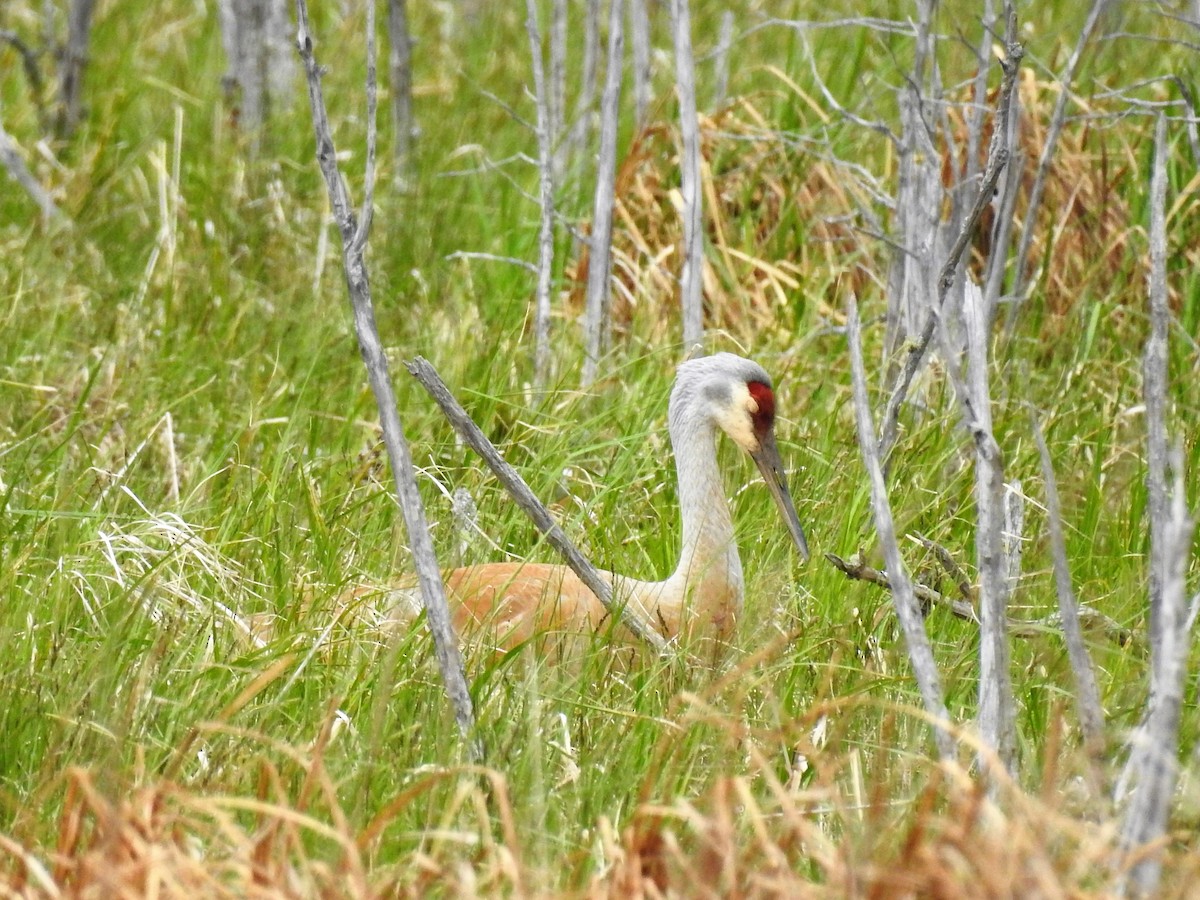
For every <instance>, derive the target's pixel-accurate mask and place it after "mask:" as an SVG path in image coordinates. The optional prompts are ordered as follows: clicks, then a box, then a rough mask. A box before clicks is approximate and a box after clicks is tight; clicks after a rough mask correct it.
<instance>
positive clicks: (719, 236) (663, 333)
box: [566, 100, 871, 342]
mask: <svg viewBox="0 0 1200 900" xmlns="http://www.w3.org/2000/svg"><path fill="white" fill-rule="evenodd" d="M700 125H701V127H700V154H701V181H702V185H703V190H704V221H705V228H706V240H707V243H708V247H709V250H708V252H707V253H706V255H705V259H704V274H703V289H704V309H705V320H706V323H707V325H708V327H711V328H720V329H725V330H728V331H730V332H732V333H734V334H737V335H747V334H753V333H754V332H755V331H757V330H762V329H768V328H769V329H772V330H778V329H779V327H780V323H781V322H787V321H788V320H789V319H790V318H791V313H790V312H788V310H789V308H790V307H791V305H792V304H793V301H794V297H795V296H796V295H797V294H799V293H801V292H803V293H805V294H807V295H814V294H815V295H816V297H817V298H823V297H824V294H825V292H826V290H827V289H828V286H829V285H831V284H833V283H835V282H836V281H837V280H838V279H839V278H844V279H845V283H847V284H850V285H852V286H854V287H855V288H856V289H861V286H862V284H863V283H865V281H866V279H867V277H868V275H867V269H866V268H865V267H864V259H866V257H867V255H868V251H869V248H870V244H871V241H870V240H869V239H868V238H867V237H866V236H864V235H863V234H861V233H859V232H856V231H855V230H854V229H853V228H851V227H850V225H849V224H848V222H849V220H850V219H851V218H852V217H853V215H854V212H855V210H856V209H857V203H858V202H860V200H861V198H856V197H855V196H853V193H852V192H853V191H854V185H853V184H852V182H850V181H849V180H848V179H846V178H844V177H840V176H839V174H838V173H837V172H836V171H835V169H834V168H833V167H832V166H831V165H830V164H828V163H826V162H824V161H822V160H820V159H816V158H805V157H803V156H802V155H801V154H800V153H799V152H797V151H795V150H792V149H789V148H788V147H787V146H786V145H785V144H783V143H782V142H780V141H778V140H775V139H772V138H770V137H769V131H768V129H769V126H768V123H767V121H766V119H765V118H764V117H763V115H762V114H761V113H760V112H759V111H758V110H757V109H756V108H755V107H754V106H753V104H752V103H751V102H750V101H748V100H741V101H738V102H737V103H735V104H734V105H732V106H730V107H728V108H726V109H725V110H723V111H721V112H719V113H717V114H715V115H714V116H713V117H711V118H710V117H703V116H702V117H701V123H700ZM678 159H679V135H678V132H677V130H676V129H674V128H672V127H668V126H666V125H662V124H657V125H653V126H651V127H648V128H646V129H645V130H644V131H642V132H641V133H640V134H639V135H638V136H637V138H635V140H634V142H633V145H632V146H631V147H630V150H629V153H628V154H627V155H626V157H625V159H624V161H623V162H622V164H621V166H620V168H619V169H618V171H617V178H616V188H615V196H616V208H615V210H614V216H613V221H614V225H613V276H614V291H613V304H612V310H613V325H614V329H615V331H616V332H617V333H618V334H622V333H636V334H638V335H639V336H642V337H643V338H644V339H646V340H649V341H652V342H653V341H660V340H662V339H664V338H667V337H669V336H670V335H672V334H674V331H675V326H674V323H675V322H676V320H677V319H678V311H677V310H678V305H679V304H678V296H679V289H678V283H677V280H676V279H677V277H678V270H679V266H680V263H679V252H680V245H681V242H682V230H681V224H680V216H679V206H680V204H681V202H682V201H681V198H680V194H679V188H678V186H677V181H678V176H677V172H678ZM797 218H799V219H802V220H803V221H804V222H805V223H806V226H805V231H806V238H807V239H806V240H804V241H797V240H795V239H793V237H792V234H794V233H795V230H796V224H795V223H796V220H797ZM789 230H790V231H789ZM587 268H588V253H587V249H586V247H585V248H584V249H583V250H582V251H581V253H580V256H579V258H578V259H577V260H576V261H575V263H574V265H573V266H570V267H568V269H567V272H566V276H567V279H568V282H569V285H568V287H569V292H570V305H571V307H572V308H573V309H575V310H577V311H578V310H581V309H582V307H583V302H584V291H585V289H586V284H587ZM635 323H636V324H635Z"/></svg>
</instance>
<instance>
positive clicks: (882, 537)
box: [846, 294, 954, 759]
mask: <svg viewBox="0 0 1200 900" xmlns="http://www.w3.org/2000/svg"><path fill="white" fill-rule="evenodd" d="M846 305H847V310H846V337H847V340H848V341H849V343H850V372H851V378H852V380H853V383H854V412H855V422H856V424H857V425H858V447H859V450H860V451H861V452H862V457H863V465H864V466H865V467H866V470H867V477H868V479H869V480H870V483H871V509H872V511H873V512H874V514H875V531H876V533H877V534H878V535H879V543H880V544H881V545H882V546H883V555H884V559H885V560H886V562H887V570H888V575H889V579H888V581H889V586H890V587H891V591H892V601H893V603H894V604H895V607H896V616H897V618H899V619H900V626H901V628H903V630H904V641H905V643H906V644H907V646H908V658H909V660H910V661H911V662H912V667H913V674H914V675H915V676H916V679H917V685H918V686H919V687H920V690H921V698H922V699H923V700H924V701H925V709H926V711H927V712H928V713H929V714H930V716H932V718H933V720H934V722H935V723H938V724H936V725H935V726H934V738H935V740H936V741H937V747H938V753H939V755H940V756H941V757H942V758H943V759H953V758H954V741H953V740H952V739H951V737H950V733H949V731H947V730H946V724H945V723H948V722H949V719H950V717H949V713H947V712H946V703H945V700H944V699H943V697H942V686H941V681H940V679H939V678H938V671H937V663H936V662H935V661H934V658H933V649H932V648H931V647H930V645H929V636H928V635H927V634H926V633H925V620H924V619H923V618H922V617H921V610H920V609H919V608H918V606H917V600H916V597H915V596H914V593H913V585H912V581H911V579H910V578H909V577H908V572H907V571H906V570H905V568H904V563H903V561H902V560H901V558H900V546H899V544H898V542H897V541H896V525H895V522H894V521H893V519H892V507H891V504H890V502H889V501H888V495H887V485H886V484H885V483H884V479H883V468H882V467H881V466H880V464H879V457H878V455H877V454H876V449H875V428H874V426H873V425H872V423H871V407H870V401H869V400H868V399H867V376H866V370H865V368H864V366H863V358H862V340H861V338H860V337H859V331H860V327H859V322H858V301H857V300H856V299H855V297H854V295H853V294H851V295H850V298H849V300H848V301H847V304H846Z"/></svg>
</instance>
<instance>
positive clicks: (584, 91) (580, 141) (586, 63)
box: [560, 0, 613, 169]
mask: <svg viewBox="0 0 1200 900" xmlns="http://www.w3.org/2000/svg"><path fill="white" fill-rule="evenodd" d="M609 2H610V3H611V2H613V0H609ZM584 8H585V10H586V12H585V15H584V20H583V69H582V74H581V75H580V81H579V93H578V94H577V95H576V97H575V122H574V124H573V125H572V127H571V133H570V135H568V137H567V140H565V141H564V142H563V144H562V147H561V150H562V156H563V161H562V162H561V163H560V169H561V168H562V167H563V166H565V164H566V159H568V158H570V157H572V156H574V155H575V154H576V153H578V152H582V150H583V148H584V147H586V146H587V145H588V135H590V134H591V131H592V107H593V106H594V105H595V102H596V80H597V78H598V77H599V69H600V65H599V62H600V0H584Z"/></svg>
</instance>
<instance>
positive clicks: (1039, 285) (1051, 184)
mask: <svg viewBox="0 0 1200 900" xmlns="http://www.w3.org/2000/svg"><path fill="white" fill-rule="evenodd" d="M998 90H999V89H998V88H994V89H993V90H992V92H991V93H990V94H989V95H988V104H989V108H994V104H995V102H996V99H997V97H996V95H997V92H998ZM1059 90H1061V87H1060V85H1059V84H1058V83H1057V82H1055V81H1049V80H1039V79H1038V78H1037V77H1036V76H1035V74H1034V72H1033V70H1032V69H1029V68H1025V69H1022V70H1021V77H1020V80H1019V81H1018V86H1017V91H1018V95H1019V109H1020V122H1019V127H1018V134H1017V137H1018V143H1017V147H1016V148H1015V150H1014V152H1013V155H1012V160H1011V164H1020V165H1021V166H1022V169H1021V180H1020V183H1019V188H1018V195H1017V201H1016V205H1015V208H1014V219H1015V222H1014V239H1013V246H1014V247H1015V246H1016V243H1017V242H1018V241H1019V240H1020V234H1021V228H1022V226H1023V223H1024V222H1025V221H1026V218H1027V216H1028V209H1029V197H1030V194H1031V192H1032V189H1033V184H1034V180H1035V176H1036V172H1037V166H1038V160H1039V157H1040V156H1041V153H1042V148H1043V147H1044V146H1045V143H1046V139H1047V133H1048V131H1049V127H1050V117H1051V114H1052V112H1053V108H1054V103H1055V101H1056V99H1057V93H1058V91H1059ZM958 99H959V100H960V101H961V102H963V103H966V102H967V101H968V100H969V89H964V90H963V93H962V95H961V96H960V97H959V98H958ZM1069 114H1070V115H1077V116H1078V117H1079V118H1078V119H1077V120H1076V121H1075V122H1068V123H1067V125H1066V127H1064V128H1063V130H1062V132H1061V134H1060V135H1059V138H1058V143H1057V145H1056V150H1055V153H1054V156H1053V158H1052V159H1051V161H1050V164H1049V167H1048V168H1047V171H1046V180H1045V186H1044V189H1043V194H1042V201H1041V208H1040V209H1039V211H1038V214H1037V217H1036V221H1035V223H1034V225H1035V228H1036V233H1035V234H1034V236H1033V239H1032V240H1031V242H1030V259H1029V263H1028V266H1029V272H1030V273H1031V275H1032V281H1033V283H1034V284H1035V285H1036V287H1035V288H1034V296H1036V297H1037V298H1038V299H1039V300H1040V301H1041V305H1042V306H1043V307H1044V309H1045V310H1046V312H1048V313H1050V314H1051V315H1052V316H1063V315H1065V314H1067V313H1068V312H1070V311H1071V309H1072V308H1073V307H1074V306H1075V304H1076V303H1077V302H1078V301H1079V299H1080V298H1081V297H1083V296H1087V295H1088V294H1091V295H1092V296H1095V297H1107V296H1111V295H1112V294H1113V293H1114V292H1115V291H1117V290H1118V289H1119V288H1121V287H1122V286H1124V285H1125V284H1128V283H1134V284H1139V285H1140V284H1142V283H1143V282H1144V280H1145V275H1146V272H1145V266H1144V259H1143V257H1142V256H1141V255H1139V254H1133V253H1130V249H1129V246H1128V245H1129V240H1130V237H1131V235H1134V234H1136V233H1137V231H1138V229H1139V223H1138V222H1137V221H1136V220H1135V219H1134V217H1133V212H1132V210H1131V209H1130V205H1129V201H1128V199H1127V198H1128V197H1129V196H1131V195H1132V194H1133V193H1135V191H1134V190H1133V189H1134V187H1135V186H1136V185H1137V184H1140V183H1141V180H1142V178H1143V175H1142V174H1139V166H1138V154H1139V153H1140V152H1142V148H1141V147H1140V146H1138V143H1137V141H1139V140H1141V139H1142V138H1143V137H1144V134H1143V132H1142V131H1141V130H1137V129H1119V130H1118V129H1111V128H1107V127H1106V125H1108V124H1111V123H1112V122H1113V121H1116V120H1117V116H1118V114H1119V111H1117V110H1105V109H1103V108H1101V107H1100V106H1099V105H1093V104H1091V103H1089V102H1087V101H1085V100H1082V99H1078V98H1077V100H1076V105H1075V106H1074V107H1073V108H1069ZM951 116H952V121H953V126H952V128H953V137H954V143H955V147H954V148H953V150H952V151H950V152H947V153H946V155H945V157H944V160H943V181H944V182H945V183H946V185H947V186H948V187H949V186H950V185H951V184H955V183H958V182H959V180H960V179H961V177H962V169H963V168H964V167H965V159H964V158H963V157H964V156H965V152H966V148H967V125H966V122H965V121H964V118H963V111H962V108H959V107H953V108H952V112H951ZM992 125H993V121H992V120H991V119H990V118H989V119H985V121H984V123H983V139H982V141H980V144H981V146H980V160H979V165H980V166H982V165H983V162H984V159H985V157H986V154H987V146H988V141H990V140H991V135H992ZM956 171H957V174H956ZM994 217H995V209H994V207H993V208H989V209H988V210H986V211H985V213H984V217H983V221H982V222H981V225H980V229H979V234H978V236H977V239H976V242H975V251H976V252H975V256H974V259H973V261H972V265H973V268H974V269H975V270H976V274H977V277H978V276H979V273H980V272H981V271H982V268H983V262H984V260H985V259H986V257H987V255H988V254H989V253H990V252H991V246H990V236H991V230H992V223H993V221H994ZM1139 296H1140V295H1139ZM1131 302H1132V301H1131Z"/></svg>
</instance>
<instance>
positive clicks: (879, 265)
mask: <svg viewBox="0 0 1200 900" xmlns="http://www.w3.org/2000/svg"><path fill="white" fill-rule="evenodd" d="M1059 89H1060V88H1059V85H1058V84H1057V83H1056V82H1054V81H1049V80H1039V79H1038V78H1037V77H1036V76H1035V74H1034V72H1033V71H1032V70H1031V69H1028V68H1026V69H1024V70H1022V73H1021V79H1020V82H1019V87H1018V90H1019V94H1020V109H1021V122H1020V128H1019V143H1018V147H1017V153H1016V154H1014V159H1017V158H1018V157H1019V160H1020V162H1021V163H1022V165H1023V169H1022V177H1021V180H1020V184H1019V194H1018V197H1017V202H1016V206H1015V210H1014V216H1015V219H1016V222H1015V228H1014V246H1015V242H1016V241H1017V240H1019V238H1020V229H1021V226H1022V223H1024V221H1025V219H1026V215H1027V210H1028V202H1029V195H1030V193H1031V189H1032V186H1033V182H1034V176H1035V172H1036V169H1037V163H1038V158H1039V156H1040V154H1041V149H1042V147H1043V146H1044V145H1045V141H1046V137H1047V131H1048V128H1049V119H1050V116H1051V113H1052V110H1053V106H1054V100H1055V95H1056V92H1057V91H1058V90H1059ZM995 90H998V88H997V89H994V91H993V94H992V95H991V96H989V98H988V102H989V104H992V103H994V102H995V99H996V98H995ZM967 92H969V88H965V89H964V94H963V96H962V97H960V98H959V100H960V101H962V102H963V103H965V102H966V101H967V100H968V99H969V97H968V95H967ZM1071 112H1072V113H1073V114H1076V115H1077V116H1078V118H1077V119H1076V120H1075V121H1071V122H1068V123H1067V126H1066V127H1065V128H1064V129H1063V131H1062V133H1061V135H1060V137H1059V139H1058V144H1057V149H1056V152H1055V154H1054V157H1053V159H1052V161H1051V163H1050V166H1049V169H1048V171H1047V176H1046V182H1045V187H1044V191H1043V197H1042V202H1041V207H1040V210H1039V212H1038V214H1037V216H1036V218H1035V222H1034V227H1035V228H1036V229H1037V233H1036V234H1035V235H1034V237H1033V239H1032V241H1031V245H1030V260H1029V271H1030V272H1031V273H1032V276H1033V282H1034V289H1033V290H1034V296H1035V297H1036V298H1037V299H1038V301H1039V303H1040V305H1041V306H1042V307H1043V308H1044V309H1045V310H1046V312H1048V313H1049V314H1050V315H1051V317H1052V318H1057V317H1061V316H1064V315H1066V314H1067V313H1069V312H1070V310H1071V309H1072V308H1073V307H1074V305H1075V304H1076V303H1077V302H1078V301H1079V299H1080V298H1081V297H1084V296H1092V297H1107V296H1112V295H1114V294H1115V293H1119V292H1120V291H1121V289H1122V288H1123V287H1124V286H1125V285H1127V284H1130V283H1133V284H1139V285H1140V284H1141V283H1142V282H1143V281H1144V275H1145V273H1144V271H1143V268H1144V262H1143V259H1142V256H1143V254H1140V253H1136V252H1131V250H1130V247H1129V241H1130V238H1131V236H1135V235H1136V234H1137V233H1139V231H1140V225H1139V223H1138V222H1137V221H1136V220H1135V214H1134V212H1133V210H1131V208H1130V204H1129V200H1128V199H1127V198H1128V197H1129V196H1131V195H1132V194H1133V193H1135V191H1134V190H1133V188H1134V187H1135V185H1136V184H1137V183H1140V182H1139V181H1138V179H1139V178H1140V177H1141V176H1140V175H1139V167H1138V154H1139V153H1140V152H1141V148H1140V146H1139V145H1138V142H1139V141H1140V140H1141V135H1142V132H1141V131H1140V130H1135V129H1113V128H1107V127H1106V125H1107V124H1109V123H1111V122H1113V121H1116V118H1117V115H1118V111H1116V110H1106V109H1103V108H1101V107H1100V106H1099V105H1093V104H1089V103H1088V102H1087V101H1084V100H1077V101H1076V106H1075V107H1074V108H1072V109H1071ZM1106 113H1107V114H1108V115H1107V116H1106V115H1105V114H1106ZM949 121H950V122H952V125H951V130H952V133H953V139H954V143H955V146H954V147H953V148H948V149H947V150H946V151H945V157H944V166H943V175H944V180H945V182H946V184H947V187H949V186H951V185H952V184H956V183H958V182H959V181H960V180H961V170H962V169H963V168H964V166H965V159H964V156H965V153H966V148H967V126H966V124H965V122H964V120H963V115H962V109H961V108H958V107H952V108H951V110H950V115H949ZM991 125H992V122H991V119H990V118H989V119H986V120H985V122H984V134H983V140H982V141H981V142H980V144H981V146H980V153H981V159H980V164H981V165H982V162H983V159H982V156H985V155H986V151H987V146H988V140H989V138H990V135H991ZM785 137H786V136H783V135H780V134H778V133H777V132H775V131H773V129H772V127H771V125H770V123H769V121H768V120H767V118H766V116H765V115H764V114H763V113H762V112H760V111H759V110H758V109H757V108H756V107H755V106H754V105H753V103H752V102H751V101H750V100H749V99H746V98H742V99H740V100H738V101H736V102H735V103H734V104H732V105H731V106H729V107H727V108H726V109H724V110H722V111H720V112H718V113H715V114H714V115H712V116H711V117H706V116H703V115H702V116H701V121H700V139H701V181H702V185H703V191H704V221H705V229H706V241H707V246H708V250H707V251H706V254H705V259H704V275H703V289H704V307H705V321H706V323H707V325H708V326H709V327H711V328H718V329H725V330H728V331H731V332H733V333H734V334H738V335H741V334H754V333H761V332H765V331H777V330H779V329H780V327H781V326H784V327H786V324H787V323H788V322H789V321H791V319H792V317H793V315H794V312H793V309H794V307H795V305H796V302H797V301H796V297H797V296H804V297H806V298H807V299H809V300H810V301H815V302H819V303H824V302H826V301H828V302H829V303H830V304H832V306H834V307H836V305H837V303H838V298H837V296H835V294H834V286H839V285H840V289H841V290H843V291H844V290H851V289H852V290H855V291H857V292H859V293H861V292H862V291H863V289H864V288H865V287H866V286H867V285H868V284H869V283H870V282H872V281H874V282H876V283H880V284H881V283H882V282H883V280H884V272H885V270H886V267H887V265H888V263H887V260H886V257H885V255H884V254H886V253H887V252H888V251H887V248H886V247H884V246H883V245H882V243H881V242H880V241H877V240H876V239H875V238H874V237H873V236H872V235H871V234H870V232H871V231H872V230H873V228H874V227H875V226H868V227H865V228H864V227H862V223H863V213H864V211H872V212H871V214H870V215H871V217H872V218H873V217H874V215H875V213H876V212H880V211H881V208H880V206H879V204H878V202H877V201H876V198H874V197H873V193H874V187H873V186H871V185H868V184H867V183H866V182H865V181H864V180H863V178H864V176H863V174H862V173H861V172H856V171H854V170H853V169H852V168H851V167H849V166H848V165H840V164H839V163H837V162H836V160H834V159H833V156H832V154H831V152H830V151H829V150H828V148H825V149H820V147H819V145H818V144H816V143H813V144H812V145H811V147H812V149H811V150H810V149H803V148H802V145H801V144H800V143H798V142H796V141H792V140H787V139H784V138H785ZM678 159H679V136H678V131H677V129H676V128H674V127H673V126H668V125H666V124H662V123H659V124H654V125H651V126H649V127H647V128H646V129H644V130H643V131H642V132H641V133H640V134H638V135H637V137H636V138H635V139H634V141H633V143H632V146H631V147H630V149H629V152H628V154H627V155H626V157H625V159H624V160H623V161H622V163H621V165H620V167H619V169H618V171H617V177H616V188H615V209H614V217H613V219H614V225H613V299H612V320H613V326H614V330H615V331H616V333H617V334H625V333H630V334H638V335H641V336H643V337H644V338H645V339H646V340H648V341H658V340H661V339H663V338H664V337H670V336H671V335H673V334H674V333H675V330H676V328H675V322H676V320H677V317H678V306H679V303H678V293H679V291H678V281H677V278H678V272H679V269H680V266H681V263H680V256H679V254H680V247H681V242H682V228H681V222H680V214H679V213H680V207H681V202H682V201H681V197H680V193H679V187H678V182H679V175H678ZM892 168H894V167H892ZM956 173H957V174H956ZM947 211H948V205H947ZM993 217H994V210H991V209H989V210H988V211H987V213H986V214H985V217H984V220H983V222H982V224H981V227H980V231H979V238H978V240H977V241H976V252H975V259H974V261H973V265H974V267H975V268H976V269H977V270H981V268H982V262H983V260H984V259H985V257H986V255H987V253H988V252H990V246H989V243H990V242H989V236H990V232H991V227H992V221H993ZM867 221H870V219H868V220H867ZM585 230H586V229H585ZM588 260H589V256H588V250H587V247H586V246H584V247H582V248H581V250H580V254H579V257H578V258H577V260H576V261H575V263H574V265H572V266H568V268H567V271H566V278H567V280H568V289H569V298H570V305H571V308H572V309H573V310H575V311H576V312H578V311H581V310H582V308H583V304H584V294H585V291H586V284H587V269H588ZM829 311H830V313H833V309H830V310H829Z"/></svg>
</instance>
